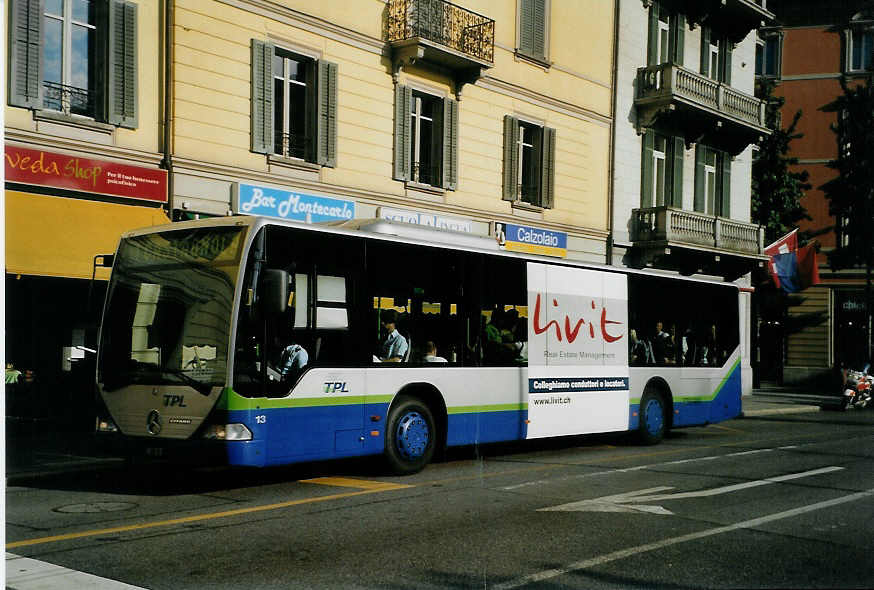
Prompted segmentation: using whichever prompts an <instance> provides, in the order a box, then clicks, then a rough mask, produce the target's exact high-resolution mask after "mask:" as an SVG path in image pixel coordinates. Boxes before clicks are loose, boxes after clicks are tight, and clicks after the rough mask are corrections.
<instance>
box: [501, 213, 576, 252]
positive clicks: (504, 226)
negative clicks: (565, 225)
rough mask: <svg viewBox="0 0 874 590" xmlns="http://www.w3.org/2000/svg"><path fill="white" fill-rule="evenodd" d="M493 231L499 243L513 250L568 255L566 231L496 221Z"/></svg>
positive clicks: (506, 248)
mask: <svg viewBox="0 0 874 590" xmlns="http://www.w3.org/2000/svg"><path fill="white" fill-rule="evenodd" d="M492 233H493V234H494V236H495V239H496V240H497V241H498V244H499V245H500V246H501V247H502V248H504V249H505V250H509V251H511V252H525V253H527V254H544V255H546V256H557V257H559V258H564V257H566V256H567V234H566V233H565V232H560V231H552V230H548V229H540V228H536V227H528V226H525V225H514V224H512V223H500V222H495V223H494V229H493V232H492Z"/></svg>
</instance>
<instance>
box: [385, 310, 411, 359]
mask: <svg viewBox="0 0 874 590" xmlns="http://www.w3.org/2000/svg"><path fill="white" fill-rule="evenodd" d="M380 320H381V323H382V328H383V330H385V334H386V336H385V340H383V342H382V344H381V345H380V348H379V360H380V361H382V362H384V363H400V362H403V361H404V359H406V358H407V353H408V351H409V344H408V343H407V339H406V338H404V337H403V336H402V335H401V333H400V332H398V330H397V321H398V312H396V311H395V310H393V309H387V310H384V311H383V312H382V314H381V317H380Z"/></svg>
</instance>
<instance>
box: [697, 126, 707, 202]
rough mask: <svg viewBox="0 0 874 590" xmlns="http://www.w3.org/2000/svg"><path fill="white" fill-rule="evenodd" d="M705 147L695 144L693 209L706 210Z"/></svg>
mask: <svg viewBox="0 0 874 590" xmlns="http://www.w3.org/2000/svg"><path fill="white" fill-rule="evenodd" d="M706 151H707V148H706V147H704V146H703V145H701V144H700V143H699V144H698V145H696V146H695V204H694V209H695V211H700V212H702V213H703V212H704V211H706V210H707V202H706V201H707V195H706V194H704V186H705V181H706V179H705V176H704V162H705V156H706Z"/></svg>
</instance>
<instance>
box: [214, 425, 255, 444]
mask: <svg viewBox="0 0 874 590" xmlns="http://www.w3.org/2000/svg"><path fill="white" fill-rule="evenodd" d="M203 438H205V439H208V440H252V431H251V430H249V429H248V428H247V427H246V425H245V424H210V425H209V426H208V427H207V428H206V431H205V432H204V433H203Z"/></svg>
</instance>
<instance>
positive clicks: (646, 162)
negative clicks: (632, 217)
mask: <svg viewBox="0 0 874 590" xmlns="http://www.w3.org/2000/svg"><path fill="white" fill-rule="evenodd" d="M685 149H686V148H685V141H684V140H683V138H682V137H671V136H668V135H663V134H661V133H657V132H655V131H648V132H647V133H646V134H645V135H644V136H643V170H642V176H643V181H642V187H641V203H640V205H641V207H643V208H648V207H664V206H669V207H673V206H681V205H682V202H683V158H684V156H685Z"/></svg>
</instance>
